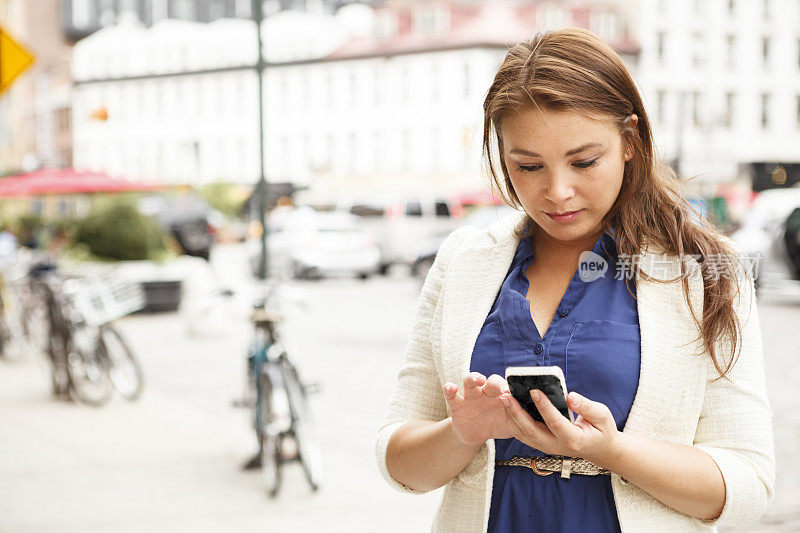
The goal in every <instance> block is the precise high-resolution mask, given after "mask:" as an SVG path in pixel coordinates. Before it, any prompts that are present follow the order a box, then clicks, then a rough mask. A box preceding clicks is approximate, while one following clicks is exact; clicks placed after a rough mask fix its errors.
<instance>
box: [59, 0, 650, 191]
mask: <svg viewBox="0 0 800 533" xmlns="http://www.w3.org/2000/svg"><path fill="white" fill-rule="evenodd" d="M569 25H578V26H584V27H588V28H590V29H592V30H593V31H595V32H596V33H598V34H600V35H601V36H602V37H603V38H605V39H606V40H607V41H609V42H610V43H612V45H614V46H615V47H616V48H617V49H618V50H619V51H620V52H621V53H622V54H623V55H624V56H625V57H626V58H627V59H628V60H629V61H631V62H633V61H634V57H635V55H636V53H637V46H636V44H635V43H634V42H633V41H632V40H631V39H629V38H628V34H627V29H626V24H625V21H624V19H623V18H622V17H621V16H620V15H619V14H618V13H617V12H616V11H615V9H614V8H613V7H608V6H600V7H595V6H591V5H587V4H582V3H572V2H534V3H531V2H526V3H513V2H512V3H502V4H499V3H489V2H427V3H420V2H392V3H387V4H386V5H384V6H378V7H376V8H374V9H373V8H371V7H368V6H365V5H350V6H346V7H345V8H342V9H339V10H337V12H336V14H335V15H334V16H331V15H327V14H324V13H307V12H306V13H303V12H296V11H285V12H282V13H278V14H276V15H274V16H272V17H270V18H269V19H268V20H267V21H265V24H264V28H263V36H264V42H265V47H264V53H265V56H266V58H267V60H268V64H267V67H266V71H265V89H264V100H265V105H266V107H265V121H264V123H265V149H266V150H265V151H266V173H267V178H268V180H269V181H270V182H284V183H285V182H289V183H294V184H297V185H307V184H313V185H314V186H315V187H318V188H323V189H324V188H325V187H333V188H337V189H341V188H343V187H344V188H346V187H352V188H353V189H357V190H362V189H364V188H367V189H369V188H375V189H383V190H386V189H392V188H396V189H398V190H415V191H420V190H428V191H430V192H451V191H456V190H462V189H470V188H473V187H476V186H480V185H481V183H483V181H482V180H483V178H482V176H481V172H480V137H481V131H482V106H481V104H482V100H483V97H484V95H485V91H486V90H487V89H488V87H489V84H490V83H491V81H492V78H493V76H494V73H495V71H496V69H497V67H498V66H499V64H500V62H501V61H502V59H503V57H504V56H505V53H506V51H507V47H508V45H509V44H513V43H515V42H517V41H519V40H522V39H525V38H528V37H530V35H531V33H532V32H531V30H532V28H536V27H561V26H569ZM255 39H256V35H255V28H254V26H253V25H252V24H248V23H247V22H245V21H238V20H218V21H216V22H213V23H211V24H197V23H192V22H186V21H160V22H157V23H155V24H154V25H153V26H152V27H151V28H146V27H144V26H137V25H135V24H122V25H119V26H116V27H113V28H106V29H104V30H102V31H100V32H97V33H95V34H94V35H92V36H90V37H89V38H87V39H85V40H84V41H82V42H81V43H80V44H79V45H78V47H77V50H76V54H75V61H74V66H73V74H74V76H75V79H76V83H77V87H76V92H75V138H76V146H75V161H76V165H77V166H79V167H85V168H90V169H93V170H105V171H108V172H111V173H114V174H120V173H125V171H126V170H127V171H128V172H134V173H136V174H137V175H142V176H146V177H152V178H156V179H161V180H167V181H180V182H187V181H188V182H191V183H202V182H206V181H213V180H217V179H226V180H234V181H242V182H250V183H252V182H254V181H255V179H256V178H257V175H258V172H257V171H258V162H257V161H258V145H257V139H258V135H257V125H258V124H257V122H255V123H254V120H256V119H255V117H257V99H256V97H255V95H256V92H257V91H256V76H255V75H254V72H253V69H252V68H251V67H252V65H254V64H255V57H254V54H255ZM134 49H138V50H140V51H142V52H141V53H132V52H131V50H134Z"/></svg>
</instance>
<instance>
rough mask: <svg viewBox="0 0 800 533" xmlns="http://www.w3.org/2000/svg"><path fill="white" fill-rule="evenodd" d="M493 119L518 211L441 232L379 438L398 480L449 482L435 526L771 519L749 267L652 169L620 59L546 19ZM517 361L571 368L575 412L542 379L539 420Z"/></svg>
mask: <svg viewBox="0 0 800 533" xmlns="http://www.w3.org/2000/svg"><path fill="white" fill-rule="evenodd" d="M484 113H485V116H484V139H483V148H484V157H485V158H486V163H487V168H488V170H489V172H490V176H491V178H492V179H493V181H494V185H495V186H496V187H497V188H498V189H499V190H500V191H501V192H502V193H503V194H504V197H505V198H506V201H507V202H508V203H509V204H510V205H512V206H514V207H516V208H517V209H518V210H519V213H512V214H511V215H509V216H507V217H505V218H504V219H502V220H499V221H498V222H496V223H495V224H493V225H492V226H491V227H489V228H488V229H477V228H471V227H466V228H462V229H459V230H457V231H455V232H453V233H452V234H451V235H449V236H448V238H447V239H446V241H445V242H444V243H443V244H442V246H441V248H440V250H439V252H438V255H437V257H436V261H435V263H434V265H433V267H432V268H431V270H430V273H429V274H428V277H427V279H426V281H425V285H424V287H423V289H422V294H421V296H420V299H419V302H418V311H417V315H416V320H415V322H414V329H413V331H412V335H411V339H410V342H409V344H408V347H407V349H406V353H405V359H404V362H403V364H402V366H401V368H400V370H399V373H398V376H397V382H396V384H395V387H394V390H393V393H392V396H391V400H390V403H389V406H388V409H387V412H386V418H385V420H384V423H383V425H382V427H381V429H380V431H379V434H378V437H377V441H376V456H377V460H378V465H379V468H380V471H381V473H382V474H383V476H384V478H385V479H386V480H387V482H388V483H389V484H390V485H391V486H393V487H395V488H397V489H398V490H401V491H404V492H406V493H411V494H422V493H425V492H428V491H431V490H434V489H436V488H439V487H441V486H444V485H446V490H445V491H444V494H443V498H442V501H441V503H440V507H439V511H438V513H437V515H436V518H435V523H434V526H433V530H434V531H448V532H449V531H459V532H485V531H498V532H499V531H502V532H509V531H548V532H551V533H553V532H574V531H583V532H611V531H620V530H621V529H622V530H627V531H644V530H648V529H650V530H653V531H715V530H716V529H715V526H716V524H718V523H729V524H738V525H746V524H749V523H752V522H753V521H755V520H757V519H758V518H759V517H760V516H761V515H762V513H763V512H764V510H765V509H766V507H767V504H768V503H769V502H770V501H771V499H772V498H773V490H774V489H773V487H774V477H775V463H774V448H773V446H774V445H773V440H772V421H771V416H772V410H771V406H770V404H769V402H768V399H767V394H766V389H765V379H764V369H763V362H762V344H761V337H760V335H761V334H760V330H759V325H758V315H757V311H756V306H755V293H754V287H753V279H752V277H751V276H750V275H749V273H748V272H746V271H744V270H742V269H741V268H740V266H741V263H739V254H738V250H737V248H736V247H735V245H734V244H733V242H732V241H731V240H730V239H728V238H727V237H725V236H724V235H722V234H721V233H720V232H719V231H718V230H717V229H716V228H714V226H713V225H712V224H710V223H709V222H708V221H707V220H705V219H702V220H694V219H693V216H692V212H691V209H690V206H689V203H688V202H687V200H686V198H685V197H684V196H683V194H682V192H681V189H680V188H679V182H678V181H677V180H676V179H675V176H674V175H672V174H671V172H670V171H669V170H668V169H667V167H666V166H664V165H662V164H660V163H659V162H658V161H657V159H656V151H655V148H654V142H653V138H652V131H651V124H650V120H649V117H648V115H647V113H646V111H645V108H644V105H643V103H642V99H641V97H640V95H639V93H638V90H637V88H636V85H635V83H634V82H633V80H632V79H631V76H630V74H629V73H628V71H627V69H626V67H625V65H624V63H623V62H622V60H621V58H620V57H619V55H618V54H617V52H616V51H615V50H614V49H612V48H611V47H610V46H608V45H607V44H606V43H604V42H603V41H601V40H600V39H599V38H597V37H596V36H595V35H594V34H592V33H590V32H588V31H586V30H582V29H576V28H568V29H564V30H559V31H553V32H541V33H537V34H536V35H535V36H534V38H533V39H531V40H529V41H525V42H521V43H519V44H517V45H515V46H513V47H512V48H511V49H510V51H509V52H508V54H507V55H506V58H505V60H504V61H503V63H502V65H501V66H500V69H499V71H498V72H497V74H496V76H495V78H494V81H493V83H492V84H491V87H490V88H489V91H488V93H487V96H486V99H485V101H484ZM498 157H499V160H498V159H497V158H498ZM498 164H499V168H500V170H501V172H500V173H499V174H500V176H501V177H500V178H498V172H497V168H498ZM590 262H591V264H592V265H598V266H599V267H600V268H599V270H591V269H590V268H586V267H587V266H588V265H590ZM588 274H591V275H588ZM698 352H699V353H698ZM511 366H557V367H559V368H560V370H561V371H562V372H563V374H564V376H565V379H566V386H567V389H568V391H569V394H568V398H567V405H568V407H569V409H571V410H572V412H573V413H574V414H575V416H576V418H575V421H574V422H573V421H571V420H569V419H567V418H565V416H564V415H562V414H561V413H559V411H558V410H556V408H555V407H554V406H553V404H552V403H551V402H550V401H549V400H548V399H547V398H546V397H545V396H543V395H542V394H539V395H538V397H537V396H536V394H535V391H532V393H531V398H532V400H533V402H534V404H535V406H536V407H537V409H538V411H539V412H540V413H541V414H542V417H543V420H544V422H537V421H535V420H534V419H533V418H531V416H530V415H529V414H528V413H527V412H526V411H525V410H523V409H522V406H521V405H520V404H519V403H518V402H517V400H516V399H515V398H514V397H513V396H511V395H510V394H509V392H510V391H509V385H508V383H507V381H506V380H505V379H504V377H503V376H504V375H505V369H506V368H507V367H511ZM720 375H724V376H725V377H723V378H719V376H720ZM487 376H488V377H487ZM716 378H719V379H716ZM521 466H523V467H521ZM548 469H549V470H548ZM532 470H533V471H532ZM554 471H555V475H552V474H553V472H554ZM536 474H538V475H536Z"/></svg>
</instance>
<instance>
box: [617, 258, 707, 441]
mask: <svg viewBox="0 0 800 533" xmlns="http://www.w3.org/2000/svg"><path fill="white" fill-rule="evenodd" d="M639 261H640V262H639V266H640V268H641V269H642V270H643V271H644V272H645V273H646V274H648V275H650V276H652V277H655V278H656V279H660V280H670V279H674V278H676V277H678V275H679V272H680V271H679V268H680V259H679V258H678V257H677V256H675V255H664V254H663V251H662V250H661V249H659V248H656V247H655V246H653V247H652V249H648V248H647V246H645V247H644V249H643V251H642V253H641V254H640V259H639ZM687 267H688V268H689V269H690V272H691V275H690V276H689V299H690V301H691V303H692V307H693V308H694V311H695V314H696V315H697V318H698V319H700V318H701V317H702V313H703V278H702V274H701V273H700V269H699V268H698V266H697V262H696V261H695V260H694V259H691V258H690V259H688V260H687ZM636 296H637V300H638V301H637V309H638V313H639V331H640V335H641V363H640V371H639V386H638V388H637V391H636V396H635V398H634V400H633V405H632V406H631V410H630V412H629V414H628V419H627V420H626V422H625V427H624V428H623V431H625V432H630V433H635V434H639V435H648V436H650V437H653V438H657V439H658V440H667V441H672V442H677V441H683V440H685V439H686V437H687V436H690V434H693V428H692V427H690V426H691V420H696V415H699V413H694V412H693V411H695V410H697V408H698V406H697V405H694V402H692V400H691V398H690V397H689V396H687V395H686V394H683V391H686V390H696V389H695V387H700V386H702V383H701V382H702V381H703V380H705V379H706V376H705V365H706V357H707V356H698V354H703V351H704V348H703V344H702V340H700V339H697V337H698V336H699V334H700V330H699V329H698V328H697V327H696V326H695V325H694V322H693V319H692V316H691V313H690V311H689V309H688V307H687V305H686V301H685V297H684V293H683V282H682V280H681V279H677V280H674V281H670V282H668V283H661V282H659V281H655V280H649V279H644V278H643V277H642V276H641V275H640V274H639V273H638V272H637V275H636ZM685 421H688V422H685ZM683 426H686V427H683Z"/></svg>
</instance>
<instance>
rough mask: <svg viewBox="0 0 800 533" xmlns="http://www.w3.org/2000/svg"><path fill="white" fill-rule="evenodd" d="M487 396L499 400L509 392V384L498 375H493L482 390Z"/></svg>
mask: <svg viewBox="0 0 800 533" xmlns="http://www.w3.org/2000/svg"><path fill="white" fill-rule="evenodd" d="M481 390H483V393H484V394H485V395H486V396H489V397H491V398H497V397H498V396H500V395H501V394H503V393H506V392H509V388H508V382H507V381H506V380H505V379H503V378H502V377H501V376H498V375H497V374H492V375H491V376H489V379H487V380H486V383H485V384H484V385H483V387H482V388H481Z"/></svg>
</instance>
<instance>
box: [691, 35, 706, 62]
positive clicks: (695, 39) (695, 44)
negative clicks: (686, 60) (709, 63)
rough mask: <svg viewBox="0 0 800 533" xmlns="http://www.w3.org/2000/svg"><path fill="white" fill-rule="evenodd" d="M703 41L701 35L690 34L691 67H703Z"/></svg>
mask: <svg viewBox="0 0 800 533" xmlns="http://www.w3.org/2000/svg"><path fill="white" fill-rule="evenodd" d="M705 48H706V46H705V39H704V36H703V34H701V33H694V34H692V66H693V67H694V68H702V67H703V66H704V65H705V55H704V53H705Z"/></svg>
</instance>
